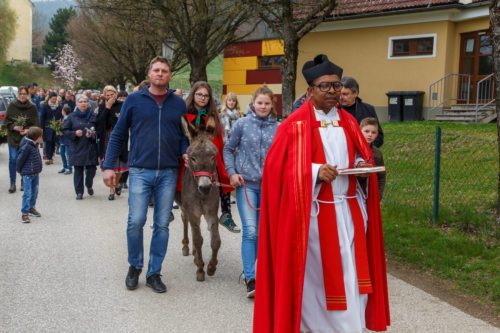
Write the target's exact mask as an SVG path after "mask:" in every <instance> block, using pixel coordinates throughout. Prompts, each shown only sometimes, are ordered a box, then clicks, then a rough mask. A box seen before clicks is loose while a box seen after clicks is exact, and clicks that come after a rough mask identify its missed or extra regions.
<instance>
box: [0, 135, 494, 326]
mask: <svg viewBox="0 0 500 333" xmlns="http://www.w3.org/2000/svg"><path fill="white" fill-rule="evenodd" d="M7 164H8V152H7V147H6V146H5V145H3V146H1V147H0V332H209V333H218V332H251V327H252V310H253V302H252V301H251V300H248V299H247V298H246V296H245V287H244V286H243V285H242V284H239V283H238V277H239V275H240V273H241V259H240V242H241V234H232V233H230V232H228V231H226V230H225V229H221V237H222V247H221V251H220V252H219V264H218V268H217V272H216V273H215V275H214V276H213V277H209V276H207V278H206V280H205V281H204V282H197V281H196V278H195V266H194V264H193V259H192V257H191V256H189V257H183V256H182V253H181V238H182V224H181V223H180V216H179V210H174V213H175V216H176V219H175V221H174V222H172V223H171V225H170V241H169V248H168V253H167V258H166V260H165V262H164V265H163V271H162V274H163V280H164V282H166V284H167V287H168V291H167V293H165V294H155V293H153V292H152V290H151V289H150V288H147V287H145V274H144V273H143V274H142V275H141V278H140V285H139V288H138V289H137V290H134V291H128V290H126V289H125V285H124V279H125V275H126V273H127V269H128V264H127V251H126V238H125V227H126V218H127V210H128V207H127V194H128V193H127V192H126V191H124V193H123V194H122V196H121V197H118V198H117V200H115V201H108V200H107V195H108V191H107V188H105V187H104V185H103V183H102V177H101V174H100V172H98V174H97V176H96V179H95V185H94V189H95V195H94V196H93V197H89V196H85V197H84V200H82V201H76V200H75V195H74V190H73V185H72V184H73V183H72V176H70V175H60V174H57V171H58V170H59V168H60V160H59V157H58V156H57V157H56V159H55V164H54V165H50V166H45V165H44V170H43V172H42V174H41V179H40V194H39V198H38V203H37V209H38V210H39V211H40V212H41V214H42V217H41V218H35V217H33V218H32V223H30V224H22V223H21V222H20V217H21V216H20V207H21V196H22V192H19V191H18V192H16V193H15V194H9V193H8V192H7V189H8V182H9V181H8V179H9V178H8V166H7ZM18 186H19V181H18ZM233 213H235V215H236V219H237V223H238V225H241V223H240V221H239V218H238V217H237V210H236V207H233ZM151 217H152V210H151V209H150V212H149V215H148V219H149V220H148V221H150V219H151ZM202 232H203V234H204V237H205V239H206V237H208V232H207V230H206V228H202ZM150 237H151V229H150V228H149V222H148V226H147V227H145V247H146V248H149V240H150ZM147 253H148V251H145V256H146V258H145V259H146V262H147ZM204 254H205V257H207V255H208V254H209V242H208V241H207V240H205V244H204ZM205 262H207V260H205ZM389 292H390V301H391V315H392V322H393V325H392V327H391V330H390V332H398V333H399V332H404V333H410V332H463V333H465V332H471V333H479V332H480V333H493V332H500V330H499V329H498V328H495V327H493V326H491V325H489V324H487V323H485V322H484V321H481V320H479V319H476V318H474V317H471V316H469V315H467V314H465V313H464V312H462V311H460V310H458V309H456V308H454V307H452V306H450V305H448V304H447V303H445V302H443V301H441V300H439V299H438V298H436V297H434V296H432V295H429V294H427V293H425V292H423V291H421V290H419V289H417V288H415V287H413V286H411V285H409V284H407V283H405V282H403V281H401V280H398V279H396V278H394V277H392V276H389Z"/></svg>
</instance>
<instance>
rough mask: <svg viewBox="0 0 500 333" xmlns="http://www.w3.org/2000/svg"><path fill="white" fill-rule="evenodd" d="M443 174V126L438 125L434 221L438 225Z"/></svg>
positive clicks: (435, 159) (435, 157)
mask: <svg viewBox="0 0 500 333" xmlns="http://www.w3.org/2000/svg"><path fill="white" fill-rule="evenodd" d="M440 176H441V127H439V126H436V147H435V156H434V206H433V208H432V223H433V224H434V225H437V221H438V215H439V179H440Z"/></svg>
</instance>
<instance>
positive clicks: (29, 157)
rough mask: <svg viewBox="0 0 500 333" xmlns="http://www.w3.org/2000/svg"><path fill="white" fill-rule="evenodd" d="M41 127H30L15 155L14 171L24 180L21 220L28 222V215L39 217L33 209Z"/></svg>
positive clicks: (38, 165) (39, 170)
mask: <svg viewBox="0 0 500 333" xmlns="http://www.w3.org/2000/svg"><path fill="white" fill-rule="evenodd" d="M42 133H43V131H42V129H41V128H39V127H30V128H29V129H28V132H27V134H26V136H25V137H24V139H23V140H22V142H21V148H20V149H19V153H18V155H17V163H16V171H17V172H19V173H20V174H21V176H22V177H23V181H24V193H23V203H22V207H21V213H22V216H21V221H22V222H23V223H29V222H30V215H32V216H36V217H41V216H42V215H41V214H40V213H39V212H38V211H37V210H36V209H35V205H36V198H37V196H38V183H39V182H38V180H39V176H38V175H39V174H40V172H41V171H42V156H40V152H39V151H38V147H37V143H40V142H42Z"/></svg>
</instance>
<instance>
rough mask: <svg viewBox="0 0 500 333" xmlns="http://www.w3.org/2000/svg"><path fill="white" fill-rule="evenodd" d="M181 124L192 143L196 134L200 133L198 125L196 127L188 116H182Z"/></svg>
mask: <svg viewBox="0 0 500 333" xmlns="http://www.w3.org/2000/svg"><path fill="white" fill-rule="evenodd" d="M181 126H182V131H183V132H184V135H185V136H186V137H187V138H188V140H189V143H191V142H192V141H193V139H194V138H195V137H196V135H198V130H197V129H196V127H194V125H193V124H191V123H189V121H187V119H186V117H182V118H181Z"/></svg>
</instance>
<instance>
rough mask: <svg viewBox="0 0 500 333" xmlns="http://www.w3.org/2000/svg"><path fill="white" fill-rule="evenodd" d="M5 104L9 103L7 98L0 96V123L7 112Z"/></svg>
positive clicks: (0, 123) (1, 123)
mask: <svg viewBox="0 0 500 333" xmlns="http://www.w3.org/2000/svg"><path fill="white" fill-rule="evenodd" d="M7 105H9V102H8V101H7V99H6V98H2V97H1V96H0V125H3V122H4V121H5V113H7Z"/></svg>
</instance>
